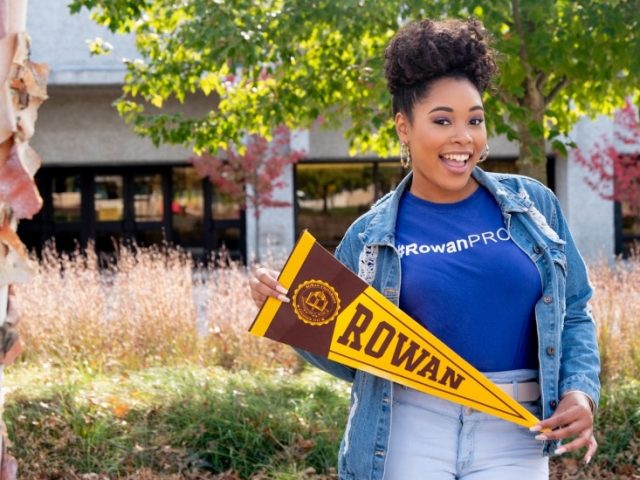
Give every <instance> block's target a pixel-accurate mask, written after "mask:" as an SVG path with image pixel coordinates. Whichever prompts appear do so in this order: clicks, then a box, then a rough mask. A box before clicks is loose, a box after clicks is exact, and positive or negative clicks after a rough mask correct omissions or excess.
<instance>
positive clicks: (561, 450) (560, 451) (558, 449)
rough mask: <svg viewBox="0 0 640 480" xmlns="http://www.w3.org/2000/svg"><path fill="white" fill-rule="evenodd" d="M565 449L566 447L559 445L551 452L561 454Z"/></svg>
mask: <svg viewBox="0 0 640 480" xmlns="http://www.w3.org/2000/svg"><path fill="white" fill-rule="evenodd" d="M566 451H567V449H566V448H564V447H560V448H556V451H555V452H553V453H555V454H556V455H562V454H563V453H564V452H566Z"/></svg>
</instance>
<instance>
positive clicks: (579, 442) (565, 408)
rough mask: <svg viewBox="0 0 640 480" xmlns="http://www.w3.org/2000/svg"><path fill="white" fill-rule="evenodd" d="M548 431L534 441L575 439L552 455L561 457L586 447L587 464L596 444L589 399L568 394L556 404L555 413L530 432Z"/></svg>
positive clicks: (578, 394) (575, 393) (581, 395)
mask: <svg viewBox="0 0 640 480" xmlns="http://www.w3.org/2000/svg"><path fill="white" fill-rule="evenodd" d="M547 429H550V430H551V431H546V432H543V433H541V434H539V435H537V436H536V440H563V439H565V438H569V437H576V438H575V439H574V440H572V441H571V442H569V443H567V444H565V445H562V446H561V447H559V448H558V449H557V450H556V451H555V452H554V453H555V454H556V455H561V454H563V453H565V452H571V451H573V450H578V449H580V448H583V447H587V453H585V455H584V461H585V463H589V462H590V461H591V458H592V457H593V455H594V453H596V449H597V448H598V442H596V439H595V437H594V435H593V412H592V411H591V402H590V400H589V397H588V396H587V395H585V394H584V393H582V392H569V393H567V394H566V395H565V396H564V397H562V400H560V403H559V404H558V408H557V409H556V411H555V413H554V414H553V415H552V416H551V417H549V418H547V419H546V420H543V421H542V422H540V423H538V424H537V425H536V426H535V427H533V429H532V430H534V431H541V430H547Z"/></svg>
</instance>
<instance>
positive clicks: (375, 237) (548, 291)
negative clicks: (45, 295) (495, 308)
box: [300, 167, 600, 480]
mask: <svg viewBox="0 0 640 480" xmlns="http://www.w3.org/2000/svg"><path fill="white" fill-rule="evenodd" d="M473 177H474V178H475V180H476V181H477V182H478V183H479V184H480V185H483V186H484V187H486V188H487V189H488V190H489V192H491V194H492V195H493V196H494V198H495V199H496V201H497V203H498V205H499V206H500V209H501V210H502V214H503V216H504V222H505V225H506V228H507V229H508V230H509V232H510V234H511V237H512V239H513V241H514V242H515V243H516V244H517V245H518V246H519V247H520V248H521V249H522V250H523V251H524V252H525V253H526V254H527V255H528V256H529V257H530V258H531V261H533V262H534V263H535V264H536V266H537V268H538V271H539V272H540V277H541V280H542V286H543V291H542V296H541V297H540V299H539V300H538V302H537V303H536V305H535V317H536V325H537V332H538V359H539V375H540V385H541V400H540V401H541V407H542V417H543V418H548V417H549V416H551V415H552V413H553V411H554V409H555V408H556V407H557V405H558V402H559V400H560V398H561V397H562V395H563V394H564V393H566V392H569V391H571V390H579V391H582V392H584V393H586V394H587V395H589V397H591V399H592V400H593V402H594V403H595V405H597V403H598V399H599V391H600V383H599V379H598V374H599V371H600V358H599V353H598V346H597V342H596V333H595V325H594V321H593V318H592V316H591V312H590V307H589V305H588V303H587V302H588V301H589V299H590V298H591V295H592V293H593V289H592V287H591V284H590V282H589V279H588V276H587V270H586V267H585V264H584V262H583V260H582V258H581V256H580V253H579V252H578V250H577V248H576V246H575V244H574V241H573V238H572V237H571V234H570V232H569V229H568V226H567V223H566V220H565V218H564V216H563V214H562V212H561V210H560V205H559V202H558V200H557V198H556V197H555V195H554V194H553V193H552V192H551V190H549V189H548V188H547V187H545V186H544V185H542V184H541V183H539V182H537V181H535V180H533V179H530V178H527V177H523V176H519V175H509V174H494V173H487V172H484V171H483V170H481V169H480V168H478V167H476V168H475V169H474V171H473ZM411 178H412V175H411V174H409V175H407V177H406V178H405V179H404V180H403V181H402V182H401V183H400V184H399V185H398V187H397V188H396V190H394V191H392V192H390V193H388V194H387V195H386V196H384V197H383V198H381V199H380V200H379V201H378V202H377V203H376V204H375V205H374V206H373V207H372V208H371V210H369V211H368V212H367V213H365V214H364V215H363V216H362V217H360V218H359V219H358V220H356V221H355V222H354V223H353V224H352V225H351V227H349V229H348V231H347V232H346V234H345V236H344V238H343V239H342V241H341V243H340V245H338V247H337V249H336V253H335V255H336V257H337V258H338V260H340V261H341V262H342V263H343V264H344V265H346V266H347V267H348V268H349V269H350V270H352V271H353V272H356V273H357V274H358V275H359V276H360V277H361V278H362V279H363V280H365V281H366V282H367V283H369V284H371V285H372V286H373V287H374V288H376V289H377V290H378V291H379V292H381V293H382V294H383V295H384V296H385V297H386V298H387V299H389V300H390V301H392V302H393V303H394V304H396V305H397V304H398V299H399V292H400V282H401V271H400V256H399V255H398V252H397V251H396V248H395V223H396V216H397V213H398V205H399V202H400V197H401V196H402V194H403V192H404V191H405V190H406V189H407V188H409V185H410V184H411ZM300 353H301V355H302V356H303V357H305V358H306V359H307V360H308V361H309V362H311V363H312V364H314V365H316V366H318V367H320V368H321V369H323V370H325V371H327V372H329V373H330V374H332V375H335V376H337V377H339V378H342V379H344V380H347V381H349V382H353V385H352V389H351V408H350V411H349V417H348V421H347V426H346V429H345V432H344V436H343V438H342V443H341V446H340V454H339V465H338V467H339V473H340V479H342V480H354V479H358V480H365V479H370V480H381V479H382V478H383V475H384V465H385V458H386V453H387V451H388V441H389V432H390V421H391V405H392V404H393V401H392V400H393V384H392V382H390V381H388V380H385V379H382V378H380V377H376V376H374V375H371V374H369V373H366V372H363V371H360V370H355V369H353V368H349V367H346V366H344V365H340V364H338V363H335V362H332V361H330V360H328V359H326V358H320V357H317V356H315V355H312V354H309V353H307V352H300ZM552 448H554V445H552V444H551V443H550V442H546V444H545V445H544V446H543V452H544V453H545V454H548V453H549V451H550V450H551V449H552Z"/></svg>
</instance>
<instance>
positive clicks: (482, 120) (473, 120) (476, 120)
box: [469, 118, 484, 125]
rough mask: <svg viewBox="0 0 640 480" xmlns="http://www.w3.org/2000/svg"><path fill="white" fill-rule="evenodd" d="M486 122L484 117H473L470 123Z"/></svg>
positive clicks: (479, 123)
mask: <svg viewBox="0 0 640 480" xmlns="http://www.w3.org/2000/svg"><path fill="white" fill-rule="evenodd" d="M482 122H484V118H473V119H472V120H471V121H470V122H469V123H470V124H471V125H481V124H482Z"/></svg>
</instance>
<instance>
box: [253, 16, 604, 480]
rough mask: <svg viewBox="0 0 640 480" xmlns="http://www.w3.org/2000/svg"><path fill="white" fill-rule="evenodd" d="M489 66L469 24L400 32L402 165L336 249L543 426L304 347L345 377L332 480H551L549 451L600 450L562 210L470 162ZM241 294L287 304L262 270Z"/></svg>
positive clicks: (589, 343) (477, 151) (594, 357)
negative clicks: (346, 401) (347, 404)
mask: <svg viewBox="0 0 640 480" xmlns="http://www.w3.org/2000/svg"><path fill="white" fill-rule="evenodd" d="M495 72H496V67H495V62H494V59H493V53H492V51H491V50H490V48H489V47H488V45H487V41H486V34H485V31H484V30H483V27H482V25H481V24H480V23H479V22H478V21H475V20H468V21H458V20H455V21H443V22H434V21H430V20H424V21H421V22H415V23H412V24H409V25H407V26H405V27H404V28H402V29H401V30H400V31H399V32H398V33H397V34H396V36H395V37H394V38H393V39H392V41H391V43H390V44H389V46H388V48H387V50H386V52H385V76H386V79H387V83H388V88H389V90H390V92H391V94H392V97H393V112H394V115H395V124H396V131H397V133H398V137H399V139H400V144H401V161H402V162H403V164H405V165H409V164H410V165H411V166H412V172H411V173H410V174H409V175H407V177H406V178H405V179H404V180H403V181H402V182H401V183H400V185H399V186H398V187H397V189H396V190H395V191H393V192H391V193H389V194H388V195H387V196H385V197H384V198H382V199H381V200H380V201H379V202H377V204H376V205H374V206H373V208H372V209H371V210H370V211H369V212H368V213H366V214H365V215H363V216H362V217H361V218H359V219H358V220H356V221H355V222H354V224H353V225H352V226H351V227H350V228H349V230H348V231H347V233H346V234H345V236H344V238H343V240H342V242H341V243H340V245H339V246H338V248H337V250H336V253H335V255H336V257H337V258H338V259H339V260H340V261H341V262H342V263H344V264H345V265H346V266H347V267H348V268H350V269H351V270H353V271H354V272H357V273H358V274H359V275H360V277H361V278H363V279H364V280H365V281H367V282H368V283H370V284H372V285H373V286H374V287H375V288H376V289H378V290H379V291H380V292H382V293H383V294H384V295H385V296H386V297H387V298H388V299H389V300H391V301H393V302H395V303H396V304H398V305H399V306H400V308H401V309H402V310H404V311H405V312H406V313H407V314H409V315H410V316H411V317H413V318H414V319H415V320H417V321H418V322H420V323H421V324H422V325H424V326H425V327H426V328H427V329H429V330H430V331H431V332H432V333H434V334H435V335H436V336H438V337H439V338H440V339H441V340H443V341H444V342H445V343H447V344H448V345H449V346H451V347H452V348H453V349H454V350H455V351H456V352H457V353H458V354H460V355H461V356H462V357H463V358H465V359H466V360H468V361H469V362H470V363H471V364H472V365H474V367H476V368H477V369H479V370H481V371H483V372H484V373H485V375H487V376H488V377H489V378H490V379H491V380H492V381H494V383H497V384H500V385H501V386H502V387H503V388H506V389H507V390H508V391H509V392H510V394H511V395H512V396H514V398H516V400H518V401H521V402H522V403H523V405H525V407H526V408H529V409H530V410H531V411H532V412H533V413H534V414H535V415H536V416H538V417H539V418H544V419H545V420H543V421H542V422H540V424H539V425H537V426H535V427H533V428H532V429H531V430H533V433H532V432H530V431H529V430H527V429H525V428H523V427H520V426H517V425H515V424H512V423H509V422H506V421H504V420H500V419H498V418H495V417H492V416H489V415H486V414H484V413H481V412H477V411H474V410H472V409H469V408H466V407H462V406H460V405H457V404H454V403H450V402H448V401H445V400H442V399H438V398H435V397H432V396H430V395H426V394H423V393H420V392H417V391H414V390H412V389H409V388H407V387H403V386H401V385H398V384H393V383H392V382H390V381H388V380H384V379H381V378H378V377H374V376H372V375H370V374H368V373H365V372H362V371H357V370H354V369H351V368H347V367H345V366H342V365H338V364H336V363H333V362H331V361H328V360H326V359H322V358H317V357H315V356H314V355H311V354H309V353H306V352H301V354H302V355H303V356H304V357H305V358H307V359H308V360H309V361H310V362H312V363H313V364H315V365H317V366H319V367H321V368H323V369H324V370H326V371H328V372H330V373H332V374H334V375H336V376H338V377H340V378H344V379H346V380H348V381H352V382H353V387H352V394H351V410H350V413H349V420H348V423H347V426H346V430H345V433H344V437H343V440H342V445H341V449H340V456H339V470H340V478H341V479H375V480H378V479H383V478H384V479H387V480H389V479H390V480H412V479H437V480H439V479H461V480H462V479H464V480H484V479H487V480H488V479H491V480H501V479H514V478H523V479H527V480H532V479H533V480H537V479H546V478H548V476H549V473H548V454H550V453H556V454H562V453H564V452H568V451H574V450H578V449H582V448H584V447H586V453H585V456H584V460H585V461H586V462H589V460H590V459H591V457H592V456H593V454H594V452H595V450H596V448H597V444H596V441H595V439H594V436H593V413H594V411H595V406H596V405H597V402H598V398H599V381H598V373H599V355H598V349H597V344H596V336H595V328H594V322H593V319H592V318H591V315H590V310H589V307H588V305H587V302H588V300H589V299H590V297H591V294H592V288H591V286H590V284H589V280H588V277H587V272H586V268H585V265H584V262H583V261H582V259H581V257H580V254H579V253H578V251H577V250H576V247H575V244H574V242H573V239H572V238H571V234H570V233H569V230H568V227H567V224H566V221H565V219H564V217H563V215H562V213H561V211H560V207H559V204H558V201H557V199H556V198H555V196H554V195H553V193H552V192H551V191H550V190H548V189H547V188H546V187H545V186H543V185H542V184H540V183H538V182H537V181H535V180H532V179H530V178H526V177H522V176H517V175H501V174H491V173H485V172H483V171H482V170H481V169H480V168H477V167H476V165H477V164H478V163H479V162H482V161H483V160H484V159H485V158H486V156H487V154H488V145H487V134H486V129H485V125H484V112H483V105H482V93H483V91H484V90H485V89H486V88H487V86H488V85H489V82H490V80H491V77H492V76H493V75H494V74H495ZM251 295H252V298H253V299H254V301H255V303H256V305H258V306H260V305H262V303H263V302H264V301H265V299H266V297H267V296H272V297H275V298H278V299H280V300H281V301H288V298H287V297H286V291H285V290H284V288H283V287H282V286H281V285H279V284H278V283H277V281H276V272H273V271H267V270H265V269H258V270H257V272H256V277H255V278H253V279H252V281H251ZM541 430H544V432H541ZM559 440H566V441H567V443H565V444H564V445H562V446H560V443H559V442H558V441H559Z"/></svg>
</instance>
